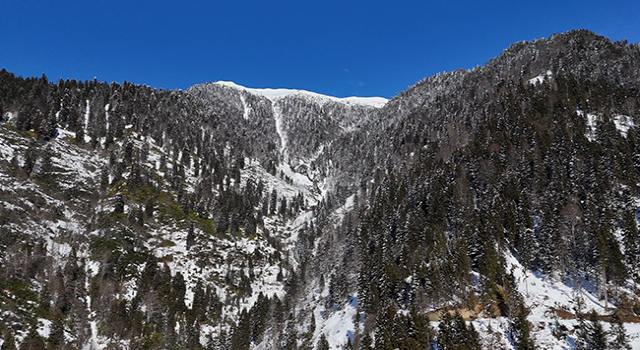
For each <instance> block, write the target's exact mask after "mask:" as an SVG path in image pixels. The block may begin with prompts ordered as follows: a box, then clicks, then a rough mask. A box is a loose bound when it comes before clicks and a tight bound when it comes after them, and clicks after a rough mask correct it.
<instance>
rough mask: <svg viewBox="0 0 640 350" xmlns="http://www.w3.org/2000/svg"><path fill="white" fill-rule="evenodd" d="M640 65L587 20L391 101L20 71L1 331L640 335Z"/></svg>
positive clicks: (0, 134)
mask: <svg viewBox="0 0 640 350" xmlns="http://www.w3.org/2000/svg"><path fill="white" fill-rule="evenodd" d="M639 74H640V45H638V44H628V43H626V42H611V41H610V40H608V39H606V38H604V37H601V36H598V35H596V34H594V33H591V32H588V31H584V30H578V31H572V32H569V33H564V34H554V35H552V36H551V37H549V38H547V39H539V40H535V41H532V42H520V43H516V44H513V45H511V46H510V47H509V48H508V49H506V50H505V51H504V52H503V53H502V54H501V55H499V56H498V57H496V58H493V59H491V60H490V61H489V62H488V63H487V64H486V65H484V66H482V67H476V68H474V69H471V70H457V71H454V72H448V73H441V74H437V75H435V76H432V77H429V78H427V79H424V80H422V81H420V82H418V83H417V84H415V85H414V86H412V87H410V88H409V89H407V90H406V91H404V92H401V93H399V94H398V95H397V96H395V97H393V98H392V99H390V100H389V101H387V100H385V99H382V98H355V97H350V98H335V97H329V96H323V95H319V94H316V93H312V92H306V91H301V90H287V89H250V88H245V87H242V86H239V85H236V84H234V83H230V82H216V83H206V84H200V85H196V86H193V87H191V88H189V89H188V90H187V91H166V90H156V89H152V88H149V87H145V86H140V85H135V84H131V83H125V84H117V83H112V84H106V83H100V82H97V81H86V82H81V81H75V80H66V81H62V80H60V81H58V82H56V83H52V82H49V81H48V80H47V78H46V77H45V76H43V77H41V78H27V79H24V78H22V77H16V76H15V75H14V74H12V73H9V72H7V71H6V70H2V71H0V248H1V249H0V312H2V315H3V317H2V320H0V334H1V335H2V337H1V338H0V339H2V348H18V347H19V348H27V349H28V348H51V349H67V348H83V349H108V348H125V349H138V348H140V349H142V348H144V349H167V348H183V349H203V348H206V349H283V348H286V349H342V348H344V349H355V348H357V349H396V348H407V349H414V348H415V349H427V348H439V349H458V348H464V349H480V348H502V349H532V348H534V346H535V347H537V348H540V349H552V348H573V347H576V346H579V347H582V348H589V346H591V345H590V344H600V345H602V346H603V347H604V348H612V349H614V348H615V349H625V348H629V346H630V344H631V345H633V346H636V347H637V346H638V344H639V340H638V339H639V336H640V326H638V323H637V322H639V321H640V311H639V310H640V300H639V299H638V294H637V291H638V289H639V285H638V283H639V282H640V260H639V259H640V258H639V257H640V251H639V248H638V247H640V233H639V232H640V231H639V230H638V219H637V212H638V207H639V204H640V192H639V191H640V190H639V186H638V184H639V179H640V137H639V136H638V135H636V134H637V131H636V126H637V125H640V77H639ZM465 321H466V322H465Z"/></svg>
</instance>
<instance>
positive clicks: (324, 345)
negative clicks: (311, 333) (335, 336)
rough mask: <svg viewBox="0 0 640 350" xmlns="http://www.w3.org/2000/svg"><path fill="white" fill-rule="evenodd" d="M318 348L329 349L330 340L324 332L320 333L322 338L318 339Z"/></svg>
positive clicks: (321, 349) (319, 349) (317, 349)
mask: <svg viewBox="0 0 640 350" xmlns="http://www.w3.org/2000/svg"><path fill="white" fill-rule="evenodd" d="M316 350H329V341H327V336H325V335H324V333H322V334H321V335H320V340H318V344H316Z"/></svg>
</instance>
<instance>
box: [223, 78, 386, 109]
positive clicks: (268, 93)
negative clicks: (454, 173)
mask: <svg viewBox="0 0 640 350" xmlns="http://www.w3.org/2000/svg"><path fill="white" fill-rule="evenodd" d="M214 84H216V85H220V86H226V87H230V88H233V89H236V90H241V91H247V92H249V93H252V94H255V95H260V96H264V97H266V98H268V99H269V100H272V101H275V100H277V99H280V98H284V97H287V96H291V95H302V96H308V97H312V98H315V99H319V100H325V101H335V102H341V103H346V104H352V105H361V106H370V107H376V108H380V107H382V106H384V105H385V104H386V103H387V101H388V100H387V99H386V98H384V97H357V96H352V97H344V98H339V97H333V96H327V95H322V94H318V93H315V92H311V91H305V90H297V89H252V88H247V87H244V86H242V85H238V84H236V83H234V82H232V81H217V82H215V83H214Z"/></svg>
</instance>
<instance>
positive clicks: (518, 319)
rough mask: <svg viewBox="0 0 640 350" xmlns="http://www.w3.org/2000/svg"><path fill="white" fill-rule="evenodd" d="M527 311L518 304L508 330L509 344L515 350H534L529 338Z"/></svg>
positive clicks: (522, 304) (534, 347) (521, 304)
mask: <svg viewBox="0 0 640 350" xmlns="http://www.w3.org/2000/svg"><path fill="white" fill-rule="evenodd" d="M528 315H529V310H527V308H526V307H525V306H524V303H520V304H519V305H518V306H517V310H516V314H515V316H514V317H513V319H512V321H511V325H510V329H509V336H510V338H511V339H510V340H511V343H512V344H513V345H514V347H515V348H516V349H517V350H534V349H536V346H535V344H534V342H533V339H532V338H531V324H530V323H529V321H528V320H527V316H528Z"/></svg>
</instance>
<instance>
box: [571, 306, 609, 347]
mask: <svg viewBox="0 0 640 350" xmlns="http://www.w3.org/2000/svg"><path fill="white" fill-rule="evenodd" d="M578 323H579V331H578V334H577V337H576V338H577V339H576V350H607V336H606V333H605V331H604V329H603V327H602V323H600V321H599V320H598V315H597V314H596V313H595V311H592V312H591V313H590V314H589V321H588V322H587V321H586V320H584V318H583V317H582V316H580V317H579V318H578Z"/></svg>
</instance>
